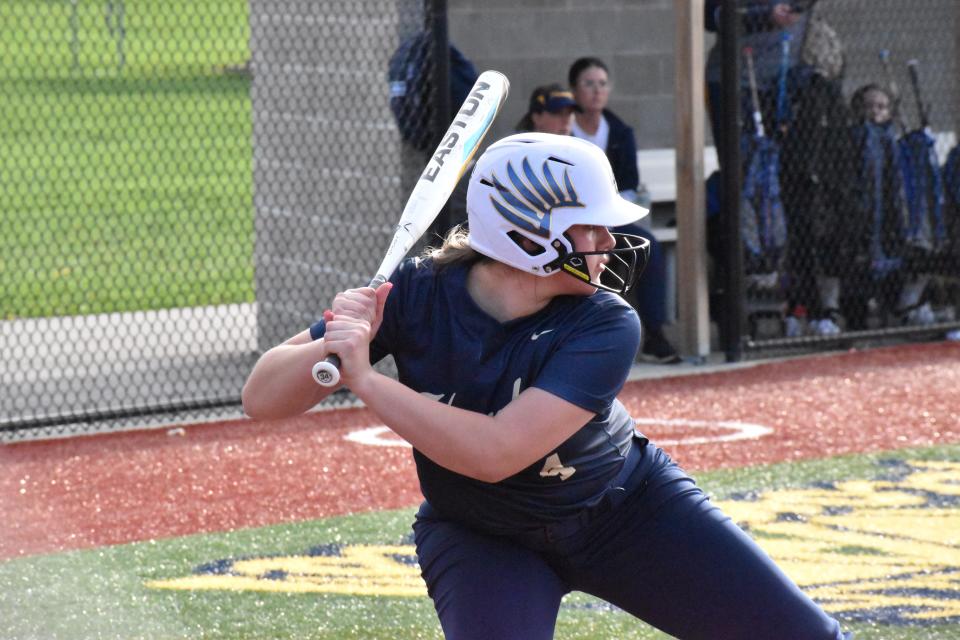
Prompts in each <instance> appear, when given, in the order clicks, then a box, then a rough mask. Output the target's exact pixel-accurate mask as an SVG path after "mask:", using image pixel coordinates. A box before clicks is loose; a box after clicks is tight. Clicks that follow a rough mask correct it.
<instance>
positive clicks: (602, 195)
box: [467, 133, 649, 292]
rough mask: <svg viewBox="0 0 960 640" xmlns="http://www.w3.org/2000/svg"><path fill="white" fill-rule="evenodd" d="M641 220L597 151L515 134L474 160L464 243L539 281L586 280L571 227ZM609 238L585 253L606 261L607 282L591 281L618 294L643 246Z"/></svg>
mask: <svg viewBox="0 0 960 640" xmlns="http://www.w3.org/2000/svg"><path fill="white" fill-rule="evenodd" d="M645 215H647V209H645V208H643V207H640V206H638V205H636V204H633V203H632V202H629V201H627V200H624V199H623V198H621V197H620V194H619V193H618V192H617V184H616V181H615V180H614V177H613V170H612V169H611V168H610V162H609V161H608V160H607V157H606V155H605V154H604V153H603V151H602V150H601V149H600V148H599V147H597V146H596V145H594V144H592V143H590V142H586V141H585V140H580V139H578V138H574V137H572V136H560V135H554V134H549V133H521V134H517V135H512V136H509V137H506V138H503V139H502V140H499V141H497V142H496V143H494V144H493V145H491V146H490V147H489V148H488V149H487V150H486V151H485V152H484V153H483V155H481V156H480V159H479V160H477V164H476V166H475V167H474V169H473V173H472V174H471V176H470V183H469V186H468V188H467V216H468V222H469V231H470V234H469V241H470V246H471V247H472V248H473V249H475V250H476V251H478V252H480V253H482V254H484V255H486V256H488V257H490V258H493V259H494V260H497V261H499V262H503V263H505V264H508V265H510V266H512V267H516V268H517V269H521V270H523V271H526V272H528V273H533V274H535V275H538V276H550V275H553V274H554V273H557V272H559V271H562V272H565V273H568V274H570V275H572V276H574V277H575V278H577V279H579V280H587V281H589V280H590V274H589V273H585V271H586V270H585V269H584V268H583V267H584V266H585V264H586V261H585V260H584V259H583V257H584V255H587V254H585V253H583V252H577V251H576V250H575V248H574V246H573V243H572V242H571V240H570V237H569V236H568V235H567V233H566V232H567V230H568V229H569V228H570V227H572V226H573V225H577V224H584V225H598V226H604V227H619V226H621V225H625V224H628V223H631V222H635V221H636V220H639V219H640V218H642V217H644V216H645ZM613 235H614V237H615V238H616V239H617V246H616V247H615V248H614V249H611V250H609V251H599V252H590V253H603V254H609V255H610V256H611V264H610V265H608V269H606V270H604V275H605V276H606V277H605V278H602V280H608V282H599V283H598V282H594V283H593V284H595V285H596V286H598V287H600V288H601V289H606V290H609V291H616V292H623V291H626V290H627V289H629V287H630V286H631V285H632V284H633V280H634V279H635V278H636V275H638V274H639V271H640V270H642V265H644V264H645V263H646V257H647V254H648V252H649V242H648V241H647V240H645V239H643V238H639V237H637V236H630V235H626V234H618V233H615V234H613ZM524 239H527V240H530V241H532V242H533V243H534V245H535V248H534V249H533V250H531V245H530V244H529V243H524V242H523V240H524ZM638 254H640V256H642V262H641V261H640V259H638ZM638 263H640V265H641V267H640V269H639V270H638V269H637V264H638ZM610 278H612V280H610Z"/></svg>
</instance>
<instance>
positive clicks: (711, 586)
mask: <svg viewBox="0 0 960 640" xmlns="http://www.w3.org/2000/svg"><path fill="white" fill-rule="evenodd" d="M467 208H468V222H469V233H468V232H466V231H464V230H462V229H455V230H454V231H453V232H451V234H450V235H449V236H448V237H447V239H446V241H445V243H444V245H443V246H442V247H441V248H440V249H438V250H434V251H431V252H428V254H426V255H425V256H424V257H422V258H417V259H411V260H408V261H406V262H405V263H404V264H403V265H402V266H401V267H400V268H399V269H398V270H397V272H396V273H395V274H394V276H393V278H392V279H391V281H390V282H389V283H387V284H385V285H383V286H382V287H380V288H379V289H377V290H376V291H374V290H373V289H370V288H362V289H352V290H348V291H344V292H343V293H341V294H339V295H337V297H336V299H335V300H334V303H333V308H332V311H328V312H326V313H325V314H324V319H323V320H321V321H320V322H318V323H316V324H315V325H313V326H312V327H310V329H309V330H305V331H304V332H302V333H300V334H299V335H297V336H294V337H293V338H291V339H290V340H288V341H287V342H285V343H284V344H282V345H279V346H277V347H275V348H274V349H271V350H270V351H268V352H267V353H266V354H264V355H263V357H262V358H261V359H260V361H259V362H258V363H257V365H256V367H255V368H254V370H253V372H252V373H251V376H250V379H249V380H248V382H247V384H246V386H245V387H244V394H243V399H244V407H245V409H246V411H247V413H248V414H250V415H251V416H253V417H280V416H287V415H292V414H296V413H299V412H300V411H303V410H305V409H307V408H309V407H310V406H312V404H314V403H315V402H317V401H319V399H322V397H323V396H324V395H325V394H328V393H330V390H329V389H324V388H322V387H318V386H317V385H315V384H314V383H313V382H312V380H311V375H310V368H311V366H312V365H313V363H314V362H316V361H317V360H318V359H321V358H324V357H326V355H328V354H329V353H336V354H338V355H339V356H340V358H341V360H342V368H341V371H342V375H343V380H344V381H345V383H346V385H347V386H349V387H350V389H351V390H352V391H353V393H354V394H356V395H357V396H358V397H360V398H361V399H362V400H363V401H364V402H365V403H366V405H367V406H368V407H369V408H371V409H372V410H373V411H374V412H375V413H376V414H377V415H378V416H380V418H381V419H382V420H383V421H384V422H385V423H386V424H387V425H388V426H390V427H391V428H392V429H393V430H394V431H395V432H396V433H398V434H399V435H400V436H402V437H403V438H405V439H406V440H407V441H408V442H410V443H411V444H412V445H413V447H414V453H413V455H414V459H415V462H416V466H417V472H418V475H419V478H420V486H421V490H422V492H423V495H424V497H425V498H426V500H425V501H424V503H423V505H422V506H421V508H420V510H419V512H418V513H417V516H416V521H415V523H414V525H413V530H414V535H415V541H416V548H417V554H418V557H419V562H420V567H421V570H422V574H423V578H424V580H425V581H426V584H427V588H428V591H429V594H430V597H431V598H432V599H433V601H434V604H435V606H436V610H437V613H438V615H439V618H440V623H441V625H442V627H443V631H444V633H445V635H446V637H448V638H456V639H464V638H478V639H483V640H490V639H491V638H498V639H501V638H506V639H510V638H517V639H520V638H522V639H524V640H531V639H539V638H551V637H552V636H553V632H554V626H555V623H556V618H557V613H558V610H559V607H560V601H561V598H562V597H563V596H564V594H566V593H569V592H570V591H573V590H578V591H583V592H586V593H590V594H593V595H595V596H597V597H599V598H602V599H604V600H606V601H608V602H610V603H612V604H614V605H616V606H618V607H620V608H621V609H623V610H625V611H627V612H629V613H631V614H633V615H634V616H636V617H638V618H641V619H642V620H645V621H646V622H648V623H649V624H651V625H653V626H655V627H658V628H659V629H662V630H663V631H665V632H667V633H669V634H672V635H674V636H677V637H679V638H712V639H717V638H722V639H733V638H751V639H752V640H756V639H758V638H776V639H778V640H786V639H789V638H803V639H809V640H814V639H817V640H819V639H830V640H835V639H836V638H842V637H843V636H842V634H841V631H840V626H839V624H838V623H837V621H836V620H834V619H832V618H831V617H829V616H828V615H826V614H825V613H824V612H823V611H822V610H821V609H820V608H819V607H818V606H817V605H816V604H814V603H813V602H812V601H811V600H810V599H809V598H808V597H807V596H805V595H804V594H803V593H802V592H801V591H800V590H799V589H798V588H797V586H796V585H795V584H794V583H793V582H791V581H790V579H789V578H788V577H787V576H786V575H784V574H783V573H782V572H781V571H780V570H779V569H778V568H777V567H776V566H775V565H774V564H773V562H772V561H771V560H770V558H769V557H767V555H766V554H765V553H764V552H763V551H762V550H761V549H760V548H759V547H758V546H757V545H756V544H755V543H754V542H753V541H752V540H751V538H750V537H749V536H747V535H746V534H745V533H744V532H743V531H741V530H740V529H739V528H738V527H737V526H736V525H735V524H734V523H733V522H731V521H730V519H729V518H727V517H726V516H724V515H723V514H722V513H721V512H720V511H719V510H718V509H717V508H716V507H714V506H713V505H711V503H710V501H709V500H708V498H707V497H706V496H705V495H704V494H703V492H702V491H701V490H700V489H699V488H698V487H697V486H696V485H695V483H694V481H693V480H692V479H691V478H690V477H689V476H688V475H687V474H686V473H684V472H683V471H682V470H681V469H680V468H679V467H678V466H677V465H676V464H675V463H674V462H672V461H671V460H670V458H669V457H668V456H667V455H666V454H665V453H664V452H663V451H662V450H660V449H659V448H657V447H656V446H655V445H653V444H651V443H650V442H649V441H648V440H647V439H646V438H644V437H643V436H641V435H639V434H638V433H636V432H635V429H634V421H633V419H632V418H631V417H630V415H628V413H627V411H626V410H625V408H624V407H623V405H622V404H621V403H620V402H619V401H618V400H617V399H616V396H617V393H618V392H619V391H620V389H621V388H622V386H623V384H624V382H625V381H626V378H627V374H628V372H629V370H630V367H631V365H632V363H633V360H634V356H635V354H636V351H637V348H638V346H639V344H640V324H639V321H638V319H637V316H636V313H635V312H634V311H633V309H632V308H631V307H630V306H629V305H628V304H627V303H625V302H624V301H623V300H622V299H621V297H620V296H618V295H615V293H614V292H617V291H620V290H622V289H623V288H624V287H626V286H627V285H629V283H630V281H631V279H632V278H633V276H634V271H635V270H634V267H635V266H637V265H639V266H640V267H641V268H642V263H643V261H644V260H645V259H646V255H645V252H646V250H647V244H646V242H645V241H643V240H640V239H639V238H635V237H633V238H631V237H615V236H614V235H612V234H611V233H610V232H609V231H608V228H609V227H617V226H621V225H624V224H626V223H629V222H633V221H635V220H637V219H639V218H641V217H643V216H644V215H646V213H647V211H646V210H645V209H643V208H641V207H639V206H637V205H634V204H632V203H629V202H627V201H626V200H624V199H622V198H621V197H619V195H618V194H617V187H616V184H615V182H614V179H613V173H612V171H611V168H610V164H609V162H608V161H607V159H606V157H605V156H604V154H603V151H602V150H600V149H599V148H598V147H596V146H594V145H592V144H590V143H588V142H585V141H582V140H578V139H576V138H573V137H569V136H556V135H550V134H536V133H534V134H518V135H514V136H510V137H508V138H505V139H503V140H500V141H499V142H497V143H495V144H493V145H491V146H490V148H489V149H488V150H487V151H486V152H485V153H484V154H483V155H482V156H481V157H480V159H479V160H478V162H477V164H476V167H475V168H474V170H473V173H472V175H471V178H470V183H469V187H468V195H467ZM387 354H392V355H393V357H394V358H395V360H396V363H397V368H398V370H399V381H397V380H393V379H391V378H389V377H386V376H384V375H382V374H380V373H378V372H376V371H375V370H374V369H373V368H371V366H370V365H371V362H376V361H377V360H379V359H381V358H382V357H384V356H385V355H387Z"/></svg>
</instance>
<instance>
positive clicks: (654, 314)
mask: <svg viewBox="0 0 960 640" xmlns="http://www.w3.org/2000/svg"><path fill="white" fill-rule="evenodd" d="M609 76H610V72H609V70H608V69H607V65H606V64H605V63H604V62H603V61H602V60H600V59H598V58H593V57H583V58H579V59H577V60H576V61H574V63H573V64H572V65H570V70H569V72H568V74H567V81H568V82H569V84H570V89H571V90H572V91H573V95H574V99H575V100H576V102H577V105H578V106H579V110H578V111H577V113H576V114H575V117H574V121H573V135H574V136H576V137H578V138H580V139H582V140H586V141H588V142H592V143H593V144H595V145H597V146H598V147H600V148H601V149H603V150H604V152H605V153H606V156H607V159H608V160H609V161H610V166H611V167H612V168H613V176H614V178H615V179H616V181H617V188H618V189H619V190H620V195H621V196H623V197H624V198H627V199H628V200H633V201H634V202H637V203H638V204H641V205H643V206H646V207H649V206H650V200H649V196H647V195H646V191H645V189H643V187H642V185H641V184H640V172H639V170H638V169H637V142H636V139H635V137H634V134H633V129H632V128H631V127H630V126H629V125H628V124H626V123H625V122H624V121H623V120H621V119H620V118H619V117H617V115H616V114H615V113H613V112H612V111H611V110H610V109H608V108H607V102H608V101H609V100H610V77H609ZM621 231H623V232H624V233H631V234H634V235H639V236H641V237H643V238H646V239H647V240H648V241H649V242H650V262H649V264H648V265H647V270H646V271H645V272H644V275H643V276H642V277H641V278H640V281H639V282H638V283H637V286H636V287H635V288H634V291H633V294H632V295H631V296H630V300H631V303H632V304H633V305H634V307H635V308H636V310H637V313H639V314H640V320H641V321H642V322H643V329H644V333H645V335H644V340H643V347H642V348H641V350H640V359H641V360H644V361H647V362H655V363H660V364H677V363H679V362H681V361H682V360H681V358H680V356H679V354H677V351H676V349H674V347H673V345H672V344H670V341H669V340H667V337H666V336H665V335H664V333H663V325H664V324H665V323H666V318H667V306H666V298H667V290H666V285H667V281H666V277H667V274H666V265H665V263H664V257H663V248H662V247H661V246H660V243H659V242H658V241H657V239H656V238H655V237H654V235H653V233H651V232H650V230H649V229H646V228H644V227H642V226H640V225H638V224H633V225H630V226H629V227H625V228H623V229H621Z"/></svg>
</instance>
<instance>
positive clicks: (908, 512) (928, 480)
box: [147, 461, 960, 623]
mask: <svg viewBox="0 0 960 640" xmlns="http://www.w3.org/2000/svg"><path fill="white" fill-rule="evenodd" d="M887 472H888V473H887V475H888V477H889V478H890V479H889V480H879V481H865V480H850V481H845V482H837V483H833V484H829V485H827V484H825V485H824V486H822V487H814V488H804V489H784V490H779V491H770V492H767V493H763V494H759V495H756V496H749V497H744V498H742V499H736V500H725V501H722V502H718V505H719V506H720V507H721V508H722V509H723V510H724V511H725V512H726V513H727V514H729V515H730V516H731V517H732V518H733V519H734V520H736V521H737V522H739V523H740V524H741V525H742V526H744V527H745V528H746V529H747V530H748V531H749V532H750V534H751V535H753V536H754V537H755V538H756V539H757V541H758V542H759V543H760V545H761V546H763V548H764V549H765V550H766V551H767V552H768V553H769V554H770V555H771V556H772V557H773V558H774V559H775V560H776V561H777V563H778V564H779V565H780V566H781V567H782V568H783V569H784V570H785V571H786V572H787V574H789V575H790V576H791V577H792V578H793V579H794V580H796V581H797V582H798V583H799V584H800V585H801V586H802V587H803V588H804V590H805V591H806V592H807V593H808V594H810V595H811V596H812V597H813V598H815V599H816V600H817V601H818V602H820V603H821V604H823V606H824V607H825V608H827V609H828V610H830V611H832V612H834V613H845V614H846V617H848V618H854V619H855V618H858V617H861V616H863V617H865V618H869V619H870V620H874V621H886V622H900V623H904V622H907V623H922V622H924V621H926V622H932V621H933V620H937V619H943V618H954V619H956V618H958V617H960V463H957V462H926V461H921V462H917V461H913V462H893V463H890V465H889V468H888V469H887ZM147 586H149V587H153V588H158V589H189V590H193V589H229V590H237V591H246V590H249V591H284V592H316V593H338V594H350V595H374V596H417V597H419V596H425V595H426V591H425V588H424V586H423V582H422V581H421V579H420V575H419V569H418V567H417V565H416V557H415V555H414V550H413V547H411V546H408V545H398V546H389V545H383V546H364V545H352V546H343V547H326V548H323V549H320V550H315V551H312V552H310V553H309V554H305V555H302V556H291V557H276V558H255V559H246V560H241V559H238V560H222V561H218V562H214V563H211V564H209V565H205V566H203V567H198V568H197V569H196V570H195V571H194V574H193V575H191V576H188V577H184V578H177V579H173V580H161V581H154V582H149V583H147Z"/></svg>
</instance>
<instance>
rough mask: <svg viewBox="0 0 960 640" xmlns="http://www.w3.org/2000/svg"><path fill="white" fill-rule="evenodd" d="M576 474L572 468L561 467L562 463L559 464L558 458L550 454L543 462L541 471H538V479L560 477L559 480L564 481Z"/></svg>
mask: <svg viewBox="0 0 960 640" xmlns="http://www.w3.org/2000/svg"><path fill="white" fill-rule="evenodd" d="M576 472H577V470H576V469H574V468H573V467H565V466H563V463H562V462H560V456H558V455H557V454H555V453H551V454H550V455H549V456H547V459H546V460H545V461H544V463H543V469H540V477H541V478H549V477H551V476H560V479H561V480H566V479H567V478H569V477H570V476H572V475H573V474H575V473H576Z"/></svg>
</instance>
